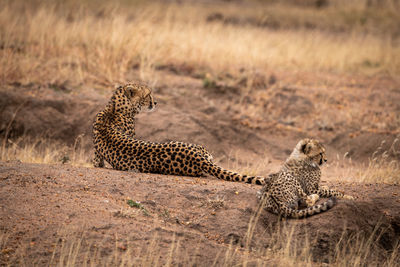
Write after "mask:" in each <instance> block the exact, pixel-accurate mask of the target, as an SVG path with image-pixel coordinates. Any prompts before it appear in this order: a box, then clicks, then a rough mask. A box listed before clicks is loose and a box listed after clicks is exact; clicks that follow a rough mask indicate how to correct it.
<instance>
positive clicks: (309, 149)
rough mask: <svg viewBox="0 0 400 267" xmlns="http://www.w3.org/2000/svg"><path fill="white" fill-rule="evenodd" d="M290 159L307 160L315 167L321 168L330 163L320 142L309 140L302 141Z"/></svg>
mask: <svg viewBox="0 0 400 267" xmlns="http://www.w3.org/2000/svg"><path fill="white" fill-rule="evenodd" d="M289 158H291V159H297V160H306V161H307V162H309V163H310V164H311V165H312V166H314V167H316V166H321V165H323V164H324V163H325V162H327V161H328V160H327V158H326V153H325V147H324V146H323V145H322V144H321V143H320V142H319V141H318V140H315V139H309V138H305V139H302V140H300V142H298V143H297V145H296V147H295V148H294V150H293V152H292V154H291V155H290V157H289Z"/></svg>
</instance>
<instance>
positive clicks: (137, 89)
mask: <svg viewBox="0 0 400 267" xmlns="http://www.w3.org/2000/svg"><path fill="white" fill-rule="evenodd" d="M113 101H114V104H115V106H114V112H115V113H122V114H130V115H132V116H134V115H136V114H138V113H139V112H140V111H141V110H142V108H145V111H153V110H154V108H155V107H156V105H157V102H156V101H154V99H153V94H152V92H151V89H150V88H149V87H148V86H146V85H143V84H137V83H128V84H126V85H124V86H120V87H118V88H117V90H116V92H115V94H114V97H113Z"/></svg>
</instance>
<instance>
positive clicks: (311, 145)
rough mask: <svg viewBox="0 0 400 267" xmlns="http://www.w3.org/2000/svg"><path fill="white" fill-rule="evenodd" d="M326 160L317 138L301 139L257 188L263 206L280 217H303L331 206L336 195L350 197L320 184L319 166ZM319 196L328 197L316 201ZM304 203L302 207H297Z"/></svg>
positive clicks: (323, 148) (337, 196) (334, 201)
mask: <svg viewBox="0 0 400 267" xmlns="http://www.w3.org/2000/svg"><path fill="white" fill-rule="evenodd" d="M326 161H327V159H326V154H325V147H324V146H323V145H322V144H321V143H320V142H319V141H317V140H314V139H308V138H306V139H303V140H301V141H300V142H298V144H297V145H296V147H295V148H294V150H293V152H292V153H291V155H290V156H289V158H288V159H287V160H286V161H285V163H284V164H283V166H282V168H281V170H280V171H279V172H278V173H274V174H271V175H269V177H268V179H266V181H267V183H265V185H264V187H263V188H262V189H261V190H260V191H259V192H258V194H259V197H260V198H261V199H262V201H265V203H263V204H264V205H265V206H264V208H265V209H266V210H268V211H271V212H273V213H275V214H279V215H281V216H282V217H289V218H303V217H307V216H311V215H314V214H317V213H321V212H324V211H326V210H328V209H330V208H332V207H333V206H334V205H335V203H336V198H345V199H353V197H351V196H348V195H344V194H343V193H341V192H338V191H336V190H333V189H329V188H327V187H324V186H321V187H320V186H319V183H320V179H321V170H320V166H321V165H323V164H324V163H325V162H326ZM320 197H327V198H329V199H328V200H327V201H325V202H323V203H322V204H318V205H316V204H315V203H316V201H318V199H319V198H320ZM301 206H306V208H305V209H299V207H301Z"/></svg>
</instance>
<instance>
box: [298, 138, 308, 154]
mask: <svg viewBox="0 0 400 267" xmlns="http://www.w3.org/2000/svg"><path fill="white" fill-rule="evenodd" d="M309 141H310V140H309V139H304V140H302V142H301V148H300V150H301V152H303V153H304V154H308V153H309V152H310V150H311V144H310V142H309Z"/></svg>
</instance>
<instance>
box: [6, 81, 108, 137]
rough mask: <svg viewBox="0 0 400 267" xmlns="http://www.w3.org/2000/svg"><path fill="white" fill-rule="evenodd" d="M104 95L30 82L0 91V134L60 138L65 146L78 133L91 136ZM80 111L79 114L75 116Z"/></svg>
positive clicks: (103, 101)
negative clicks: (35, 84)
mask: <svg viewBox="0 0 400 267" xmlns="http://www.w3.org/2000/svg"><path fill="white" fill-rule="evenodd" d="M105 103H106V100H105V99H104V98H98V97H97V98H96V97H93V96H92V97H89V96H88V95H85V94H82V95H79V96H76V94H70V93H68V92H63V91H60V90H56V89H54V88H41V87H35V86H34V85H29V86H27V87H20V88H15V89H14V90H3V91H0V121H1V124H0V134H1V135H2V136H5V134H6V132H7V136H8V137H9V138H12V139H13V138H17V137H20V136H27V137H36V138H37V137H42V138H51V139H55V140H61V141H62V142H65V143H66V144H68V145H71V144H73V143H74V141H75V139H76V137H77V136H78V135H80V134H85V135H87V136H90V132H91V122H92V121H93V119H94V115H95V114H96V113H97V112H98V110H100V109H101V107H102V106H104V104H105ZM78 114H79V116H78Z"/></svg>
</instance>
